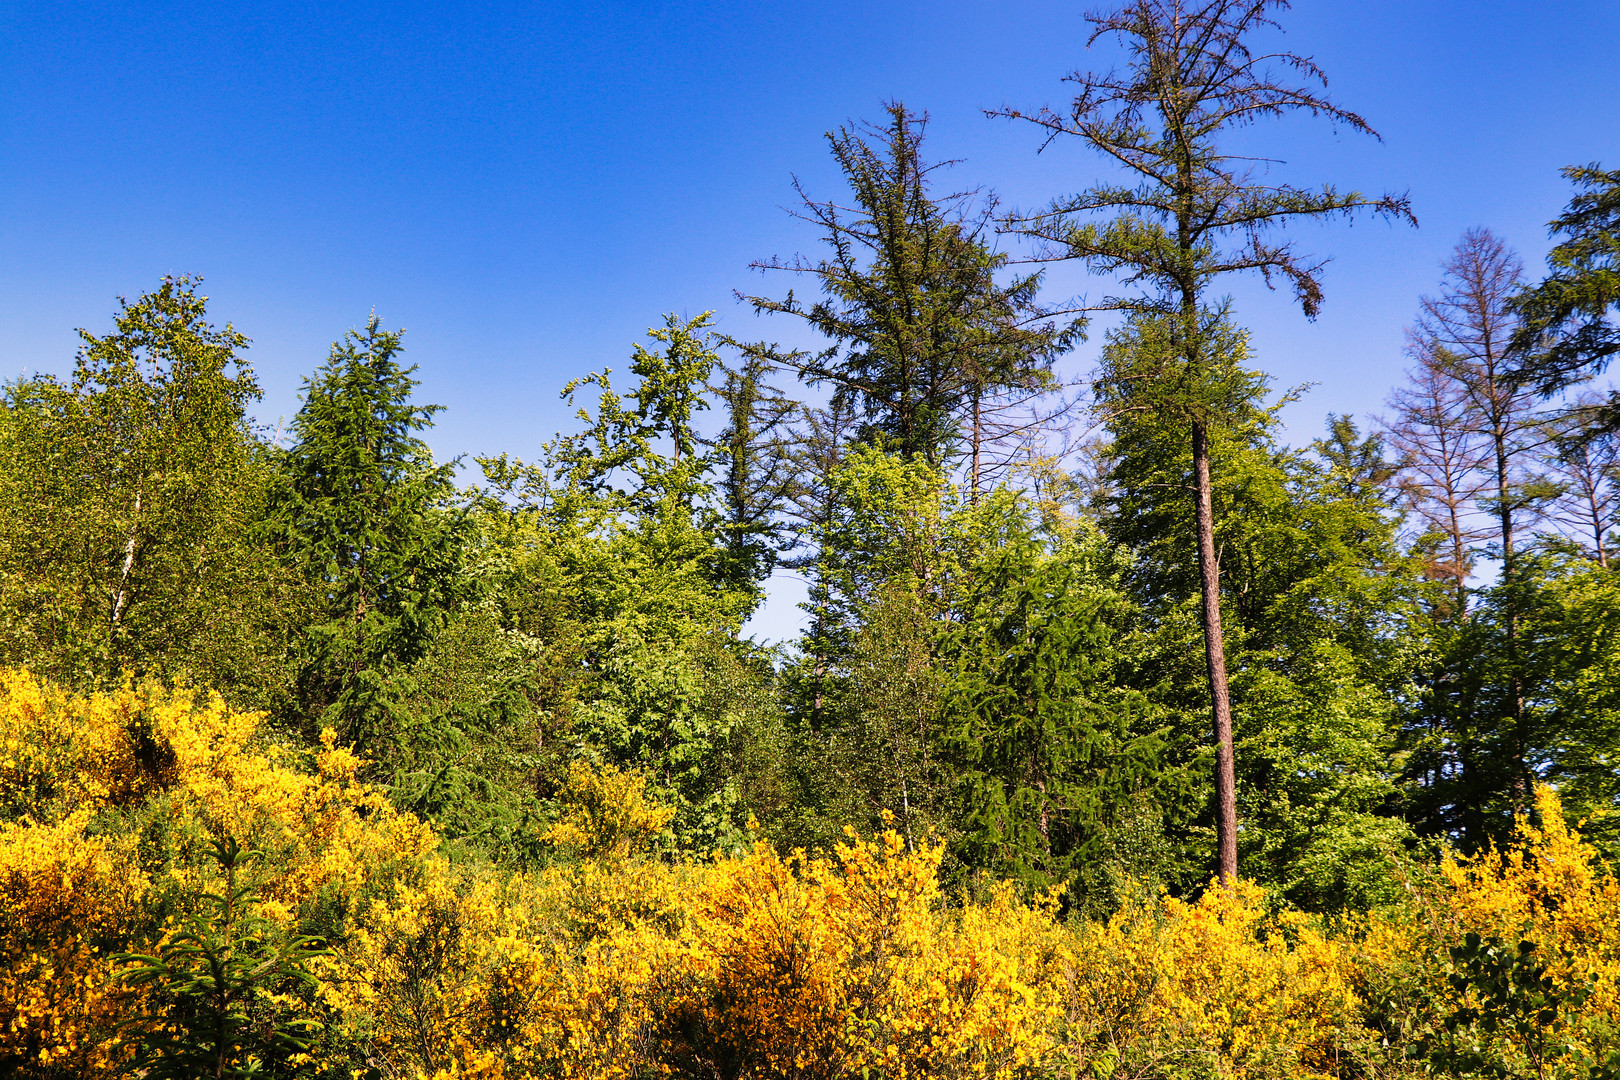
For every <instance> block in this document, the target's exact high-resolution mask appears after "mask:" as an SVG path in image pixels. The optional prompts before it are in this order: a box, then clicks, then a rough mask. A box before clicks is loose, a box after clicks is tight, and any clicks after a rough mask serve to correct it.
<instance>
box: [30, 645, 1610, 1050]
mask: <svg viewBox="0 0 1620 1080" xmlns="http://www.w3.org/2000/svg"><path fill="white" fill-rule="evenodd" d="M0 748H3V751H0V792H3V795H0V798H3V799H4V806H3V812H4V823H3V824H0V963H3V965H4V966H3V967H0V1071H3V1072H4V1073H5V1074H6V1075H8V1076H18V1077H41V1078H43V1077H86V1078H89V1077H101V1076H114V1075H128V1074H129V1070H132V1069H133V1070H134V1074H135V1075H141V1074H142V1072H143V1071H144V1074H145V1075H147V1076H154V1077H155V1076H168V1075H194V1076H201V1075H229V1076H238V1075H251V1074H252V1073H253V1072H254V1071H255V1070H262V1071H263V1072H264V1073H266V1074H272V1075H309V1076H332V1077H337V1076H341V1077H345V1078H350V1077H390V1078H392V1077H422V1078H427V1077H434V1078H443V1077H461V1076H479V1077H529V1076H533V1077H580V1078H587V1077H588V1078H608V1077H622V1078H626V1080H629V1078H637V1077H653V1076H666V1077H692V1078H698V1077H726V1078H732V1077H736V1078H741V1077H759V1078H764V1077H781V1078H790V1077H791V1078H804V1080H810V1078H819V1077H826V1078H834V1077H861V1078H863V1080H874V1078H879V1077H882V1078H899V1077H967V1076H974V1077H979V1076H985V1077H1059V1076H1062V1077H1076V1076H1088V1077H1096V1078H1098V1080H1111V1078H1117V1080H1127V1078H1139V1077H1140V1078H1147V1077H1204V1076H1209V1077H1214V1076H1220V1077H1231V1078H1260V1077H1303V1076H1323V1077H1327V1076H1332V1077H1360V1076H1366V1077H1374V1076H1396V1075H1401V1076H1405V1075H1413V1076H1415V1075H1419V1074H1427V1073H1431V1072H1435V1071H1444V1072H1450V1073H1456V1074H1461V1075H1482V1076H1501V1077H1510V1076H1511V1077H1532V1076H1533V1077H1537V1078H1538V1080H1539V1078H1547V1077H1576V1076H1581V1077H1586V1076H1599V1075H1612V1070H1613V1065H1612V1064H1611V1055H1612V1054H1613V1053H1614V1049H1615V1032H1614V1024H1613V1017H1614V1016H1615V1006H1616V995H1617V993H1620V983H1617V979H1620V883H1617V882H1616V880H1615V879H1614V877H1613V875H1612V874H1610V873H1609V872H1608V871H1607V870H1606V869H1605V868H1604V867H1603V866H1602V864H1601V862H1600V860H1599V859H1598V858H1597V857H1596V854H1595V852H1594V850H1593V849H1592V848H1591V847H1590V846H1588V845H1587V844H1586V843H1585V842H1584V841H1583V840H1582V838H1581V836H1580V835H1579V833H1578V832H1576V831H1574V830H1572V829H1570V828H1569V827H1568V826H1566V825H1565V823H1564V818H1563V815H1562V813H1561V811H1560V808H1559V806H1558V803H1557V798H1556V795H1555V794H1554V793H1553V792H1552V791H1551V789H1548V788H1542V789H1540V791H1539V792H1538V795H1537V799H1536V813H1535V814H1534V815H1533V816H1531V817H1525V818H1521V819H1520V820H1519V823H1518V826H1517V831H1516V834H1515V836H1514V839H1513V840H1512V842H1511V843H1510V844H1509V845H1507V846H1504V847H1502V848H1494V847H1493V848H1490V849H1488V850H1486V851H1484V852H1483V853H1481V854H1480V855H1478V856H1477V857H1475V858H1472V859H1457V858H1447V859H1444V860H1442V861H1441V862H1440V863H1439V865H1438V867H1430V868H1428V869H1425V868H1424V867H1422V866H1421V865H1418V864H1412V865H1411V866H1410V867H1409V876H1408V878H1407V880H1406V887H1405V890H1404V895H1403V896H1402V897H1401V898H1400V899H1399V900H1398V901H1397V902H1394V903H1392V904H1389V905H1387V906H1384V907H1382V908H1380V909H1376V910H1372V911H1368V912H1364V913H1359V914H1341V915H1338V916H1313V915H1306V914H1303V913H1300V912H1298V911H1294V910H1289V909H1287V908H1286V907H1284V906H1281V905H1279V904H1278V903H1276V900H1275V897H1274V896H1272V895H1269V894H1268V893H1267V891H1266V890H1264V889H1262V888H1261V887H1259V886H1257V885H1255V884H1254V883H1252V882H1248V881H1238V882H1234V883H1232V884H1230V885H1226V886H1222V885H1220V884H1219V883H1217V882H1212V883H1211V884H1210V886H1209V887H1208V888H1206V889H1204V890H1202V892H1201V894H1200V895H1198V896H1196V898H1190V899H1177V898H1174V897H1171V896H1168V895H1164V894H1156V893H1153V892H1149V891H1146V890H1143V891H1139V892H1138V893H1136V894H1135V895H1132V896H1130V897H1129V898H1128V899H1127V900H1126V901H1125V902H1124V903H1122V904H1121V906H1120V907H1119V908H1118V910H1117V911H1115V912H1114V913H1113V914H1112V915H1111V916H1110V917H1108V918H1106V919H1088V918H1085V917H1082V916H1080V915H1078V914H1076V913H1072V912H1070V913H1065V909H1064V904H1063V898H1062V896H1061V895H1060V894H1059V893H1058V892H1057V891H1052V892H1048V893H1044V894H1043V893H1036V894H1034V895H1030V894H1029V893H1028V892H1027V890H1020V889H1019V888H1018V887H1017V886H1015V885H1013V884H1011V883H983V884H979V883H969V884H968V885H966V886H964V887H963V888H961V889H958V890H953V891H946V890H942V887H941V882H940V875H939V867H940V859H941V853H942V848H941V847H940V846H939V845H937V844H930V843H927V842H921V843H917V844H916V845H915V846H908V845H907V844H906V842H905V841H904V839H903V838H902V837H901V836H900V834H899V833H897V832H896V831H894V830H893V829H889V830H886V831H883V832H880V833H879V834H878V835H875V836H858V835H856V834H855V833H854V831H853V830H851V831H850V832H849V835H848V837H847V839H846V841H845V842H844V843H841V844H838V845H837V846H836V847H834V848H833V850H831V851H827V852H810V853H807V852H804V851H794V852H790V853H781V852H778V851H777V850H775V849H774V848H773V847H772V846H771V845H770V844H768V843H766V842H764V841H763V840H758V841H756V842H755V843H754V844H753V846H752V847H751V848H745V849H743V850H738V851H733V852H722V853H715V854H713V855H712V856H709V857H701V858H697V857H685V858H679V859H670V858H661V857H659V856H658V855H657V854H656V851H657V844H656V841H657V838H658V836H659V834H660V832H662V831H663V830H665V829H666V828H667V826H668V824H669V821H670V817H671V811H670V810H669V809H668V808H665V807H662V806H660V805H659V804H658V803H656V802H655V801H653V800H651V799H650V798H649V797H648V796H647V794H646V792H645V790H644V785H643V783H642V780H641V778H640V777H638V776H637V775H635V774H633V773H623V772H618V771H616V770H613V769H611V768H609V769H603V770H594V769H591V768H588V767H584V766H576V768H575V769H574V770H573V771H572V773H571V775H570V780H569V786H568V789H567V793H566V795H565V796H564V798H563V799H562V806H563V807H564V809H563V811H562V813H561V815H560V816H559V817H558V818H557V819H556V821H554V822H553V823H552V824H551V825H549V826H548V827H547V828H546V830H545V832H544V835H543V836H542V837H541V839H542V841H543V842H544V844H545V845H546V846H547V847H548V848H549V849H550V850H551V852H552V857H551V858H550V859H549V860H547V861H546V864H545V865H536V866H533V867H531V868H528V869H517V868H514V867H511V866H505V865H502V864H500V863H499V862H495V861H491V860H490V859H488V858H487V857H483V856H480V855H478V854H476V853H475V852H473V851H471V850H468V849H463V848H460V847H458V846H457V845H455V844H453V843H451V842H448V841H445V840H443V839H441V837H440V836H439V835H438V834H437V833H436V832H435V831H434V829H433V828H432V827H430V826H429V825H428V824H425V823H424V822H422V821H420V820H418V819H417V818H416V817H414V816H413V815H411V814H409V813H406V812H402V811H400V810H398V809H396V808H395V807H394V806H393V805H392V804H391V803H390V801H389V800H388V799H387V798H386V797H385V795H384V793H382V792H381V791H379V790H378V789H377V788H375V787H374V786H372V785H369V784H367V783H365V782H363V781H362V780H360V779H357V770H359V769H360V767H361V765H362V762H361V760H360V759H359V758H357V757H356V756H355V755H354V754H353V753H352V752H351V751H350V750H349V749H346V748H345V747H343V746H341V745H338V744H337V742H336V741H335V738H334V736H333V735H332V733H330V732H327V733H326V734H325V735H324V736H323V738H322V740H321V749H319V751H318V752H315V753H309V752H307V751H302V750H297V749H293V748H291V747H290V746H289V745H287V744H284V743H282V742H280V741H278V740H277V739H276V738H274V737H272V734H271V733H270V732H269V731H268V730H267V729H266V728H265V726H264V724H263V722H262V718H261V717H260V716H259V715H257V714H253V713H245V712H238V711H233V710H231V709H230V708H228V707H227V706H226V705H225V704H224V703H223V702H222V701H221V700H220V699H219V698H218V697H217V696H214V695H210V694H207V693H203V692H194V691H189V690H165V689H163V688H161V687H158V686H156V685H143V686H136V685H127V686H125V687H124V688H122V689H119V690H117V691H115V692H109V693H96V694H91V695H88V696H79V695H74V694H70V693H68V692H65V691H63V690H61V689H59V688H57V687H55V686H53V685H52V684H51V683H49V682H46V681H44V680H41V679H39V678H36V677H34V676H33V675H31V674H29V673H27V672H25V671H19V670H13V671H9V672H6V673H5V674H4V675H0Z"/></svg>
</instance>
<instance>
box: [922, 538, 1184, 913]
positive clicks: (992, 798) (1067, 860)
mask: <svg viewBox="0 0 1620 1080" xmlns="http://www.w3.org/2000/svg"><path fill="white" fill-rule="evenodd" d="M1117 572H1118V566H1117V560H1116V556H1115V554H1114V549H1113V548H1112V546H1111V545H1109V544H1108V543H1107V542H1106V541H1104V540H1103V539H1102V538H1101V537H1100V536H1096V535H1095V534H1091V535H1084V534H1083V535H1082V537H1081V538H1080V539H1079V540H1078V542H1076V543H1074V544H1072V545H1069V546H1066V547H1065V548H1064V549H1062V550H1061V551H1060V552H1059V553H1057V554H1055V555H1044V554H1042V553H1040V552H1039V551H1037V550H1033V545H1030V544H1027V543H1026V544H1025V545H1023V550H1019V549H1018V548H1016V547H1014V548H1010V549H1003V551H1002V552H1001V553H1000V554H999V556H997V557H993V558H991V559H988V560H986V565H985V566H984V567H982V568H981V570H980V572H979V573H978V574H977V575H975V582H974V585H975V592H974V596H973V598H972V600H971V601H970V602H969V603H968V604H967V605H966V610H965V614H964V617H963V619H962V621H961V622H960V623H959V624H958V625H956V626H954V627H952V630H951V637H950V644H949V646H948V649H949V657H950V659H949V663H950V672H951V678H950V689H949V695H950V696H949V700H948V703H947V705H946V710H945V723H946V724H947V725H949V726H948V729H947V732H946V735H945V740H946V741H945V746H946V752H947V753H948V754H949V759H950V761H951V763H952V765H953V767H954V770H955V771H956V772H957V775H958V777H959V781H958V786H957V791H956V797H957V800H958V805H959V807H960V810H959V813H960V822H959V828H960V830H961V837H960V840H959V842H958V845H957V846H958V849H959V852H958V853H959V858H960V859H961V862H962V864H963V865H964V866H968V867H973V868H976V869H979V870H982V871H984V872H986V873H989V874H991V875H992V876H994V877H1009V878H1012V879H1014V880H1017V881H1020V882H1022V883H1023V884H1024V885H1025V886H1026V887H1028V888H1032V889H1034V890H1044V889H1046V888H1049V887H1051V886H1053V885H1065V886H1068V890H1069V896H1070V898H1071V899H1073V900H1076V901H1081V902H1084V901H1086V900H1096V899H1099V897H1097V896H1095V895H1094V894H1095V893H1096V892H1098V891H1099V890H1101V889H1107V888H1110V887H1112V886H1113V885H1116V884H1120V883H1122V879H1123V878H1124V877H1128V876H1129V877H1136V878H1138V879H1139V880H1149V879H1154V878H1158V877H1160V876H1161V874H1162V871H1163V869H1164V868H1163V867H1159V866H1155V865H1151V864H1144V862H1143V860H1141V859H1131V858H1121V856H1122V855H1124V854H1125V853H1124V852H1123V851H1122V850H1121V849H1120V848H1119V847H1118V846H1117V845H1115V844H1114V843H1113V841H1114V840H1116V839H1117V837H1116V835H1115V833H1116V827H1119V826H1125V827H1127V828H1128V827H1129V826H1130V825H1131V824H1134V822H1133V821H1132V820H1131V819H1132V814H1133V811H1134V810H1135V809H1136V808H1137V807H1138V806H1139V804H1140V799H1141V797H1143V796H1145V795H1148V794H1149V793H1155V794H1163V793H1164V792H1165V791H1166V790H1169V789H1173V788H1174V787H1175V783H1174V781H1173V780H1172V779H1170V778H1168V777H1166V776H1165V775H1164V774H1163V772H1162V763H1161V758H1162V754H1163V749H1164V747H1163V744H1162V740H1163V735H1164V732H1163V731H1162V730H1161V729H1160V728H1158V727H1157V726H1156V723H1155V722H1156V719H1157V717H1156V710H1155V709H1154V708H1153V707H1152V706H1151V704H1150V703H1149V701H1148V700H1147V698H1146V697H1145V696H1144V695H1142V694H1141V693H1139V692H1136V691H1133V690H1132V689H1130V688H1128V687H1126V686H1122V685H1120V681H1119V674H1120V672H1119V668H1118V664H1117V653H1116V651H1115V647H1116V643H1117V638H1118V630H1119V627H1120V625H1121V624H1123V623H1125V622H1127V621H1128V619H1129V617H1130V615H1131V613H1132V612H1131V607H1130V604H1129V602H1128V601H1126V600H1125V598H1124V597H1123V595H1121V593H1120V592H1119V591H1118V588H1117V577H1116V575H1117ZM1110 873H1112V875H1113V880H1109V879H1108V875H1109V874H1110ZM1106 899H1113V897H1111V896H1109V897H1106Z"/></svg>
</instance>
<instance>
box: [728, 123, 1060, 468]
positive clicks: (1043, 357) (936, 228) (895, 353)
mask: <svg viewBox="0 0 1620 1080" xmlns="http://www.w3.org/2000/svg"><path fill="white" fill-rule="evenodd" d="M886 108H887V111H888V114H889V121H888V124H887V126H886V127H882V128H879V127H876V126H867V127H866V128H864V129H853V128H847V127H845V128H839V129H838V130H837V131H836V132H830V133H828V135H827V142H828V145H829V146H830V147H831V149H832V154H833V159H834V160H835V161H836V162H837V163H838V167H839V169H840V170H841V171H842V172H843V175H844V179H845V180H846V181H847V183H848V185H849V189H850V194H851V196H852V197H853V206H852V207H850V208H845V207H843V206H841V205H840V204H838V203H835V202H817V201H815V200H814V199H812V198H810V196H809V195H808V194H806V193H805V191H804V189H803V188H802V187H799V188H797V190H798V194H799V196H800V198H801V200H802V202H803V204H804V210H803V212H802V213H799V214H797V216H799V217H801V218H802V219H804V220H806V221H808V222H810V223H811V224H813V225H815V226H816V227H817V228H819V229H820V230H821V231H822V240H823V243H824V244H825V245H826V248H827V251H828V255H827V257H825V258H823V259H821V260H819V261H816V262H810V261H809V260H806V259H803V258H799V259H795V260H792V261H782V260H779V259H772V260H769V261H768V262H763V263H757V264H755V265H756V268H757V269H764V270H786V271H789V272H792V273H797V274H808V275H812V276H813V277H815V279H816V282H817V284H818V285H819V286H820V287H821V291H822V293H823V299H821V300H819V301H816V302H815V303H813V304H810V305H808V306H806V305H805V304H804V303H803V302H802V301H801V300H799V299H797V298H796V297H795V296H794V295H793V293H792V292H791V291H790V292H789V293H788V295H787V297H786V298H785V299H782V300H773V299H769V298H766V297H761V296H753V297H749V298H748V300H749V302H750V303H751V304H753V306H754V309H755V310H756V311H761V312H773V313H779V314H785V315H792V316H795V317H797V318H799V319H802V320H804V321H805V322H806V323H807V324H808V325H809V326H810V327H811V328H812V329H814V330H815V331H816V332H817V333H819V334H820V335H822V336H823V337H825V338H826V339H828V340H829V341H830V342H832V344H831V345H829V346H828V347H827V348H826V349H825V350H823V351H821V352H819V353H815V354H813V355H812V354H807V353H804V352H801V351H794V352H787V353H783V352H780V351H779V350H774V349H769V350H765V351H767V352H770V353H772V354H773V355H774V357H775V358H776V359H777V360H778V361H779V362H780V363H782V364H785V365H787V366H790V367H793V368H795V369H796V370H798V371H799V373H800V375H801V376H802V377H803V378H804V379H805V381H806V382H808V383H809V384H810V385H812V386H819V385H821V384H828V385H831V386H832V388H833V391H834V396H835V398H837V399H839V400H841V401H842V402H843V403H844V404H846V405H852V406H855V407H858V408H859V409H860V410H861V412H862V413H863V414H864V416H865V418H866V421H867V425H866V427H865V429H864V430H863V432H862V438H863V439H864V440H865V441H867V442H872V443H878V444H881V445H884V446H886V447H887V448H888V449H890V450H892V451H894V452H895V453H898V454H900V455H901V456H902V457H908V458H917V459H919V460H921V461H924V462H926V463H928V464H929V465H931V466H934V467H938V466H941V465H943V464H944V463H945V461H946V460H947V458H948V457H950V456H951V454H952V453H953V449H954V447H955V444H956V443H957V442H958V440H959V434H960V427H961V425H962V423H963V422H964V419H965V418H966V415H967V414H969V413H970V412H971V410H972V406H973V404H974V403H975V402H976V401H979V400H981V399H982V398H983V397H984V396H985V395H986V394H991V393H995V392H999V391H1001V390H1005V389H1013V388H1020V389H1026V390H1042V389H1048V388H1050V387H1051V386H1052V385H1053V380H1052V376H1051V374H1050V371H1049V368H1050V365H1051V363H1052V360H1053V359H1054V358H1055V357H1056V356H1057V355H1059V354H1061V353H1062V352H1063V351H1064V350H1065V349H1066V348H1067V346H1068V343H1069V341H1070V340H1072V338H1073V336H1074V335H1075V334H1076V333H1077V331H1078V327H1077V326H1063V325H1060V324H1059V323H1058V322H1057V321H1055V320H1053V319H1052V318H1051V317H1050V315H1049V313H1048V312H1046V311H1045V310H1044V309H1042V308H1041V307H1040V306H1039V305H1038V304H1037V303H1036V300H1035V296H1036V292H1037V290H1038V289H1039V286H1040V279H1041V275H1040V274H1039V273H1035V274H1025V275H1021V276H1019V277H1016V278H1014V279H1012V280H1011V281H1010V282H1008V283H1007V284H1005V285H1002V284H1000V283H998V282H997V281H996V280H995V278H994V274H995V272H996V271H998V270H1000V269H1002V268H1003V267H1004V266H1005V265H1006V263H1007V256H1006V255H1004V254H999V253H996V252H994V251H992V250H991V248H990V246H989V243H988V237H989V234H990V213H991V212H992V211H993V209H994V201H993V200H989V201H987V202H986V203H985V204H984V205H983V206H982V207H981V208H979V209H978V210H975V209H974V207H973V206H972V195H971V193H970V194H969V195H957V196H950V197H947V198H945V199H936V198H935V197H934V196H933V195H932V194H931V192H930V188H931V184H932V180H933V174H934V173H935V172H937V171H938V170H939V169H940V168H942V167H943V166H944V165H947V164H949V163H948V162H941V163H929V162H927V161H925V160H924V159H923V157H922V142H923V133H924V130H925V128H926V126H927V122H928V120H927V117H926V116H918V115H917V114H915V113H912V112H911V111H910V110H908V109H907V108H906V107H905V106H904V105H902V104H900V103H899V102H891V103H889V104H888V105H887V106H886Z"/></svg>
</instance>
